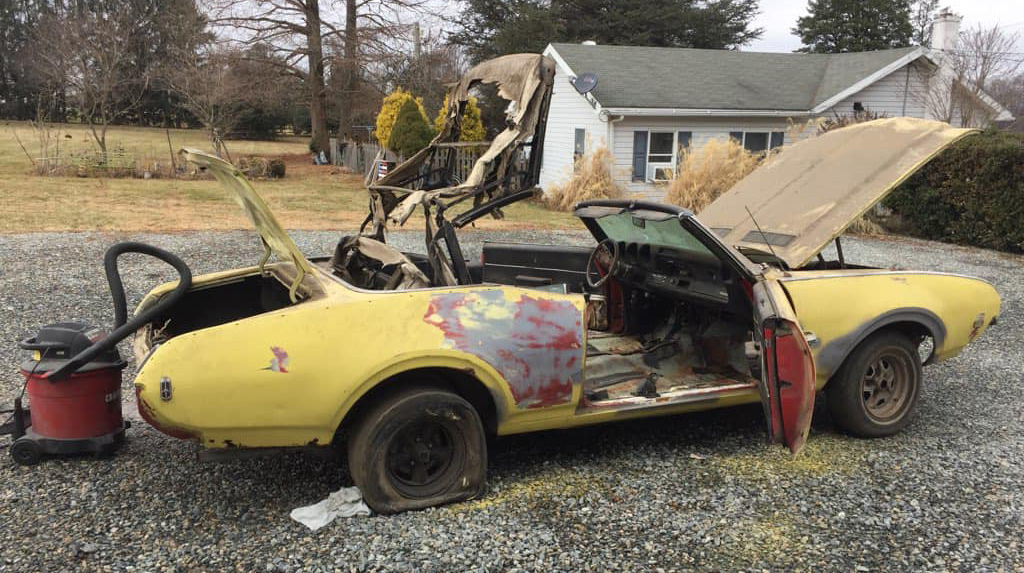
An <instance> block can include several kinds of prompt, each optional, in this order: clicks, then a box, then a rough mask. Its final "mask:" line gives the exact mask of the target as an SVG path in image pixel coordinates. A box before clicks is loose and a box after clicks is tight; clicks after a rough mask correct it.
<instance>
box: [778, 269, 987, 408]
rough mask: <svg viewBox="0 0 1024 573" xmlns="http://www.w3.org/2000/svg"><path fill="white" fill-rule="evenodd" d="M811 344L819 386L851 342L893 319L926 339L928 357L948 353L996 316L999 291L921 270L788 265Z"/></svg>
mask: <svg viewBox="0 0 1024 573" xmlns="http://www.w3.org/2000/svg"><path fill="white" fill-rule="evenodd" d="M780 283H781V284H782V285H783V287H784V288H785V289H786V292H787V294H788V295H789V297H790V299H791V300H792V302H793V307H794V310H795V311H796V313H797V315H798V316H799V317H800V322H801V324H802V326H803V328H804V329H805V331H806V332H812V333H813V334H814V337H815V338H817V344H815V345H813V348H812V349H813V352H814V359H815V363H816V365H817V369H818V386H819V388H820V387H821V386H824V384H825V383H826V382H827V381H828V379H829V378H830V377H831V376H832V374H834V373H835V372H836V371H837V370H838V369H839V367H840V366H841V365H842V363H843V361H845V360H846V358H847V357H848V356H849V355H850V353H851V352H853V350H854V349H855V348H856V347H857V345H858V344H860V343H861V342H863V341H864V340H866V339H867V338H868V337H869V336H871V335H872V334H873V333H875V332H878V331H879V330H881V329H884V328H887V327H892V326H893V325H897V324H906V323H912V324H915V325H920V327H921V328H922V329H924V330H925V331H927V332H928V333H929V334H930V335H931V337H932V339H933V340H934V343H935V345H934V351H933V355H932V357H931V358H930V361H933V362H934V361H940V360H945V359H947V358H951V357H953V356H956V354H958V353H959V352H960V351H961V350H962V349H963V347H964V346H966V345H967V344H968V343H970V342H971V341H973V340H974V339H975V338H977V337H978V336H980V335H981V333H983V332H984V331H985V329H986V328H987V327H988V326H989V325H990V324H991V323H992V321H993V320H994V319H995V318H996V316H998V314H999V311H1000V301H999V294H998V293H997V292H996V290H995V288H994V287H993V286H992V285H991V284H989V283H988V282H986V281H984V280H981V279H977V278H974V277H967V276H962V275H952V274H945V273H936V272H927V271H886V270H864V269H858V270H848V271H794V272H791V273H790V274H789V276H787V277H784V278H781V279H780Z"/></svg>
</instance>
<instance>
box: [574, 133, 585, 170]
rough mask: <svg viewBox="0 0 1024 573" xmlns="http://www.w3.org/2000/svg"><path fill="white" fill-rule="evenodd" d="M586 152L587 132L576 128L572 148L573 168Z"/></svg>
mask: <svg viewBox="0 0 1024 573" xmlns="http://www.w3.org/2000/svg"><path fill="white" fill-rule="evenodd" d="M586 152H587V130H585V129H581V128H578V127H577V128H576V136H575V139H574V144H573V148H572V164H573V166H574V167H575V166H576V165H577V164H579V162H580V159H582V158H583V155H584V154H586Z"/></svg>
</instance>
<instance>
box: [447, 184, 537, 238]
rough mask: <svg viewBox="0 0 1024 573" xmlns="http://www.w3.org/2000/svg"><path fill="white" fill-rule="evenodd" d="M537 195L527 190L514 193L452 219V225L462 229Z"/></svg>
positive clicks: (533, 191)
mask: <svg viewBox="0 0 1024 573" xmlns="http://www.w3.org/2000/svg"><path fill="white" fill-rule="evenodd" d="M535 193H536V190H534V189H527V190H526V191H520V192H519V193H513V194H512V195H508V196H505V197H502V198H501V199H498V200H497V201H494V202H493V203H489V204H487V205H483V206H480V207H474V208H472V209H470V210H469V211H466V212H464V213H462V214H460V215H459V216H457V217H454V218H452V225H453V226H454V227H455V228H456V229H460V228H462V227H465V226H466V225H468V224H470V223H472V222H473V221H476V220H477V219H479V218H480V217H483V216H484V215H486V214H488V213H490V212H491V211H492V210H494V209H500V208H502V207H505V206H508V205H511V204H512V203H516V202H519V201H522V200H523V199H529V198H530V197H533V195H534V194H535Z"/></svg>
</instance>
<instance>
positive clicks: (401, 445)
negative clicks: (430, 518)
mask: <svg viewBox="0 0 1024 573" xmlns="http://www.w3.org/2000/svg"><path fill="white" fill-rule="evenodd" d="M454 458H455V446H454V444H453V439H452V435H451V433H450V432H449V431H448V428H446V427H445V425H444V424H443V423H438V422H430V421H418V422H412V423H409V424H406V425H405V427H403V428H402V429H400V430H399V431H398V433H397V435H396V436H395V437H394V438H393V439H392V441H391V443H390V444H389V445H388V457H387V465H388V472H389V473H390V475H391V478H392V483H393V485H394V487H395V489H397V490H398V491H400V492H401V493H403V494H404V495H407V496H409V497H424V496H426V495H432V494H433V493H435V492H432V491H431V490H432V489H436V488H437V484H439V483H442V482H443V481H444V475H445V474H446V473H449V472H450V471H451V470H452V469H457V468H454V466H453V464H452V461H453V460H454Z"/></svg>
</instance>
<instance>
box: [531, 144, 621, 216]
mask: <svg viewBox="0 0 1024 573" xmlns="http://www.w3.org/2000/svg"><path fill="white" fill-rule="evenodd" d="M574 167H575V171H574V172H573V174H572V178H571V179H569V181H567V182H566V183H565V184H564V185H557V186H554V187H551V188H550V189H549V193H548V199H547V203H548V206H549V207H551V208H552V209H555V210H557V211H571V210H572V209H573V207H575V206H576V204H577V203H579V202H580V201H591V200H594V199H619V198H621V197H622V196H623V195H625V192H626V190H625V188H623V186H622V185H621V184H620V183H619V182H618V181H616V180H615V179H614V178H613V177H612V154H611V153H610V152H609V151H608V149H607V148H605V147H599V148H597V149H595V150H594V151H593V153H590V154H588V155H584V156H582V157H580V158H578V159H577V160H576V164H575V166H574Z"/></svg>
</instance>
